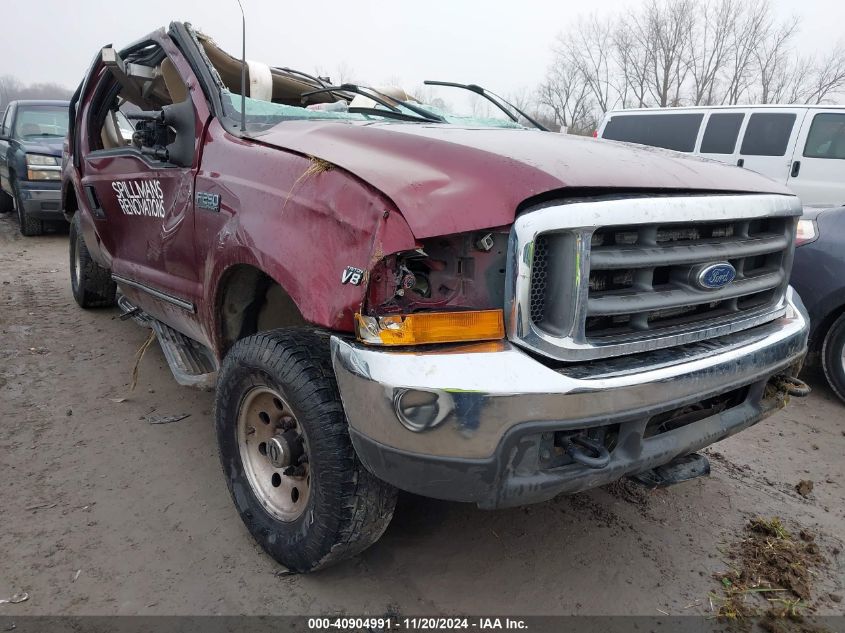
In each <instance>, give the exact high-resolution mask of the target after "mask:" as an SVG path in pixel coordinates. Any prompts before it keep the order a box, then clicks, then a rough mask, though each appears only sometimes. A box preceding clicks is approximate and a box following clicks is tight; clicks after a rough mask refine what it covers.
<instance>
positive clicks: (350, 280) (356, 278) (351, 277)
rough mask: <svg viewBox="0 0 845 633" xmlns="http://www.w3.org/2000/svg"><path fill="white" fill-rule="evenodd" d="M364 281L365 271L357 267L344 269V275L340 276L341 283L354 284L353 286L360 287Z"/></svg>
mask: <svg viewBox="0 0 845 633" xmlns="http://www.w3.org/2000/svg"><path fill="white" fill-rule="evenodd" d="M362 281H364V271H363V270H361V269H360V268H355V266H347V267H346V268H344V269H343V274H342V275H341V276H340V283H342V284H352V285H353V286H360V285H361V282H362Z"/></svg>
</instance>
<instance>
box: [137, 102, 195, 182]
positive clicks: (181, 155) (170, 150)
mask: <svg viewBox="0 0 845 633" xmlns="http://www.w3.org/2000/svg"><path fill="white" fill-rule="evenodd" d="M126 118H127V119H134V120H137V121H138V122H139V123H138V124H137V125H136V127H135V134H133V144H134V145H136V146H137V147H139V148H140V150H141V152H142V153H144V154H148V155H150V156H154V157H155V158H157V159H158V160H163V161H165V162H168V163H172V164H173V165H178V166H179V167H190V166H191V165H193V164H194V147H195V145H196V128H195V123H196V117H195V115H194V104H193V102H192V101H191V100H190V99H185V100H184V101H181V102H179V103H174V104H172V105H167V106H164V107H163V108H162V109H161V110H152V111H147V112H144V111H142V112H133V113H131V114H127V115H126ZM171 129H172V130H173V132H172V133H171V132H170V130H171ZM171 137H173V142H171V143H168V140H170V138H171Z"/></svg>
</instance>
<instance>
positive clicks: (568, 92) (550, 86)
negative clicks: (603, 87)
mask: <svg viewBox="0 0 845 633" xmlns="http://www.w3.org/2000/svg"><path fill="white" fill-rule="evenodd" d="M537 101H538V102H539V103H540V105H542V106H545V107H546V108H548V110H549V111H550V113H551V117H552V119H553V120H554V122H555V123H556V124H557V125H558V126H560V127H561V128H562V129H564V130H565V131H568V132H572V133H573V134H588V133H590V132H591V131H592V130H593V129H595V124H596V120H597V119H596V116H595V107H594V103H593V101H592V100H591V89H590V87H589V85H588V84H587V82H585V81H584V76H583V73H582V72H581V71H580V70H579V69H578V68H577V67H575V66H574V65H572V64H571V63H570V62H568V61H567V60H563V59H559V60H557V63H555V64H554V65H553V66H552V67H551V68H550V69H549V72H548V74H547V76H546V80H545V81H544V82H543V83H542V84H541V85H540V87H539V89H538V91H537Z"/></svg>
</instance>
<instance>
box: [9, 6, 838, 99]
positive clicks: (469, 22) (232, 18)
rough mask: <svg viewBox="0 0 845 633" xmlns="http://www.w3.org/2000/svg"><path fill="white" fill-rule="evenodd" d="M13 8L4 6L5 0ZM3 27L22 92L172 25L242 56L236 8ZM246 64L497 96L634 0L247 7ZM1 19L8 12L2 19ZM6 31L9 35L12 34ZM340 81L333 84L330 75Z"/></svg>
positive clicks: (526, 83)
mask: <svg viewBox="0 0 845 633" xmlns="http://www.w3.org/2000/svg"><path fill="white" fill-rule="evenodd" d="M6 2H9V0H6ZM10 4H14V6H15V10H14V11H13V15H14V18H13V19H12V20H6V19H4V20H3V21H4V23H5V25H4V26H5V28H4V29H3V33H2V37H0V75H5V74H13V75H16V76H17V77H18V78H19V79H21V80H22V81H24V82H26V83H33V82H58V83H61V84H64V85H66V86H67V87H69V88H73V87H75V86H76V85H77V84H78V82H79V80H80V79H81V76H82V73H83V72H84V71H85V69H86V68H87V66H88V64H89V63H90V61H91V59H92V57H93V56H94V54H95V53H96V52H97V51H98V50H99V48H100V47H101V46H103V45H104V44H109V43H112V44H114V45H115V46H117V47H118V48H120V47H122V46H123V45H125V44H128V43H130V42H132V41H134V40H136V39H139V38H140V37H142V36H143V35H146V34H147V33H149V32H150V31H152V30H154V29H156V28H158V27H160V26H166V25H167V24H169V23H170V21H172V20H184V21H188V22H192V23H193V24H194V25H195V26H198V27H199V28H200V30H202V31H203V32H205V33H207V34H208V35H210V36H211V37H213V38H214V39H215V40H216V41H217V42H218V44H220V45H221V46H222V47H223V48H224V49H226V50H228V51H229V52H231V53H234V54H236V55H238V56H239V54H240V53H239V51H240V42H241V23H240V19H241V18H240V12H239V10H238V6H237V1H236V0H140V1H139V0H37V1H34V2H15V3H10ZM243 4H244V7H245V10H246V14H247V57H250V58H252V59H257V60H260V61H264V62H267V63H269V64H270V65H274V66H290V67H293V68H299V69H301V70H305V71H308V72H313V71H314V70H315V68H317V67H319V68H320V69H321V70H323V71H326V72H329V73H330V74H331V73H332V71H335V70H336V69H337V67H338V66H339V65H344V66H346V67H348V68H351V69H352V70H354V76H355V78H356V79H359V80H366V81H367V82H369V83H371V84H384V83H388V82H391V81H392V80H395V79H400V80H401V82H402V84H403V85H405V86H406V87H412V86H415V85H417V84H419V83H421V81H422V80H423V79H450V80H455V81H465V82H475V83H480V84H482V85H484V86H486V87H488V88H490V89H493V90H497V91H501V92H512V91H518V90H520V89H522V88H529V87H533V86H534V85H536V84H537V83H538V82H539V81H540V80H541V79H542V78H543V75H544V74H545V69H546V66H547V65H548V63H549V61H550V58H551V50H550V49H551V45H552V43H553V41H554V38H555V35H556V34H557V33H558V32H560V31H561V30H562V29H564V28H566V26H567V24H569V23H571V22H572V20H573V19H574V18H575V17H576V16H577V15H578V13H579V12H587V11H595V12H597V13H599V14H600V15H604V14H608V13H614V12H619V11H623V10H624V9H626V8H628V7H636V6H639V5H640V4H642V2H641V0H587V1H585V2H573V1H572V0H570V1H565V0H564V1H562V0H545V1H541V0H476V1H472V2H471V1H469V0H451V1H441V0H424V1H423V0H415V1H413V2H410V1H408V0H394V1H393V2H388V1H385V0H349V1H345V2H341V1H336V0H318V1H314V0H243ZM773 6H774V8H775V10H776V12H777V14H778V15H779V16H780V17H782V18H788V17H789V16H790V15H798V16H799V17H800V18H801V25H802V28H801V34H800V37H799V39H798V44H799V45H800V46H801V48H803V49H804V50H805V51H806V52H815V51H817V50H819V48H820V47H824V48H830V47H832V46H834V45H835V44H836V42H837V41H845V40H843V38H845V28H843V24H845V0H802V1H801V2H794V1H792V0H773ZM6 16H7V18H8V17H11V16H9V14H8V8H7V12H6ZM10 27H11V28H10ZM334 78H335V79H336V78H337V77H334Z"/></svg>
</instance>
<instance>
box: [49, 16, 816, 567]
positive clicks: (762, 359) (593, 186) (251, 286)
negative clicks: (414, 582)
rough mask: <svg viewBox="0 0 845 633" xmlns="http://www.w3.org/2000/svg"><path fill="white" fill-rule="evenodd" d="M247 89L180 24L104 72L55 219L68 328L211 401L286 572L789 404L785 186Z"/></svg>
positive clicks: (401, 109)
mask: <svg viewBox="0 0 845 633" xmlns="http://www.w3.org/2000/svg"><path fill="white" fill-rule="evenodd" d="M245 67H246V68H245V70H246V71H247V72H246V77H247V78H246V81H245V82H244V83H243V84H242V70H244V69H243V68H242V64H241V62H240V61H239V60H237V59H235V58H233V57H231V56H230V55H228V54H227V53H225V52H223V51H222V50H221V49H220V48H218V47H217V46H216V45H215V43H214V42H213V41H212V40H211V39H209V38H208V37H206V36H205V35H203V34H201V33H199V32H197V31H195V30H194V29H193V28H192V27H191V26H190V25H188V24H184V23H174V24H172V25H171V26H170V27H169V28H168V29H167V30H164V29H162V30H159V31H156V32H154V33H152V34H151V35H149V36H147V37H145V38H144V39H142V40H140V41H139V42H137V43H136V44H133V45H131V46H129V47H128V48H126V49H124V50H122V51H119V52H118V51H116V50H114V49H113V48H111V47H106V48H104V49H103V50H102V51H101V53H100V54H99V55H98V56H97V57H96V59H95V61H94V63H93V64H92V67H91V69H90V71H89V72H88V74H87V76H86V78H85V79H84V81H83V83H82V84H81V86H80V87H79V89H78V91H77V92H76V95H75V96H74V98H73V101H72V104H71V128H70V132H69V137H68V146H67V150H68V151H67V152H66V154H65V164H64V166H63V176H64V178H63V193H62V195H63V204H64V209H65V213H66V214H67V216H68V219H69V220H70V221H71V227H72V228H71V240H70V265H71V278H72V289H73V294H74V297H75V298H76V300H77V302H78V303H79V305H81V306H82V307H84V308H92V307H102V306H112V305H115V304H117V305H119V306H120V307H121V308H122V310H123V311H124V312H125V313H126V315H127V316H131V317H132V318H133V319H134V320H135V321H137V322H139V323H141V324H143V325H145V326H147V327H150V328H152V329H153V331H154V332H155V334H156V335H157V337H158V340H159V342H160V344H161V346H162V349H163V351H164V354H165V356H166V358H167V360H168V362H169V364H170V366H171V369H172V370H173V374H174V376H175V377H176V379H177V380H178V381H179V382H180V383H182V384H185V385H193V386H196V387H202V388H216V405H215V413H214V415H215V423H216V428H217V435H218V440H219V450H220V459H221V463H222V466H223V470H224V472H225V476H226V482H227V484H228V486H229V489H230V492H231V495H232V499H233V500H234V503H235V505H236V507H237V510H238V512H239V513H240V515H241V517H242V518H243V521H244V523H245V524H246V526H247V528H248V529H249V531H250V532H251V534H252V535H253V536H254V537H255V539H256V540H257V541H258V542H259V543H260V544H261V545H262V547H264V549H266V550H267V552H269V553H270V554H271V555H272V556H273V557H274V558H276V559H277V560H278V561H280V562H281V563H282V564H284V565H286V566H287V567H288V568H290V569H292V570H295V571H300V572H302V571H309V570H314V569H317V568H320V567H324V566H326V565H328V564H331V563H334V562H337V561H339V560H342V559H344V558H348V557H349V556H352V555H354V554H356V553H358V552H360V551H362V550H363V549H364V548H366V547H368V546H369V545H371V544H372V543H374V542H375V541H376V540H377V539H378V538H379V536H380V535H381V534H382V533H383V532H384V530H385V529H386V527H387V525H388V522H389V521H390V518H391V515H392V513H393V509H394V505H395V501H396V494H397V489H401V490H407V491H411V492H413V493H417V494H421V495H426V496H430V497H435V498H439V499H448V500H455V501H464V502H472V503H475V504H477V505H478V506H480V507H482V508H500V507H507V506H514V505H519V504H528V503H536V502H540V501H544V500H548V499H551V498H552V497H554V496H556V495H559V494H565V493H575V492H578V491H581V490H585V489H588V488H592V487H595V486H601V485H604V484H608V483H610V482H613V481H615V480H618V479H620V478H622V477H626V476H637V477H639V478H640V479H642V480H646V481H649V482H652V483H655V484H660V483H669V482H673V481H678V480H681V479H684V478H689V477H692V476H695V475H698V474H703V473H704V472H706V471H707V464H706V460H705V459H704V458H703V457H701V456H699V455H696V453H695V451H697V450H699V449H701V448H703V447H705V446H707V445H709V444H711V443H713V442H716V441H718V440H721V439H723V438H725V437H728V436H730V435H732V434H734V433H736V432H738V431H741V430H743V429H745V428H748V427H749V426H751V425H753V424H755V423H756V422H758V421H760V420H761V419H763V418H765V417H766V416H768V415H769V414H771V413H772V412H774V411H776V410H778V409H779V408H780V407H782V406H783V405H784V404H785V402H786V401H787V400H788V396H789V394H790V393H796V394H797V393H798V392H800V391H801V389H800V387H801V385H800V383H798V382H796V380H795V379H794V378H793V377H794V375H795V373H796V371H797V369H798V368H799V366H800V364H801V361H802V359H803V357H804V354H805V350H806V340H807V331H808V322H807V316H806V312H805V311H804V308H803V306H802V304H801V301H800V299H799V298H798V297H797V295H796V294H795V293H794V292H793V291H792V290H791V288H790V287H789V285H788V282H789V272H790V267H791V264H792V257H793V248H794V247H793V242H794V234H795V226H796V218H797V217H798V216H799V215H800V214H801V206H800V204H799V202H798V199H797V198H795V197H794V196H792V195H790V194H789V192H788V191H787V190H786V189H785V188H784V187H782V186H781V185H779V184H776V183H774V182H772V181H770V180H767V179H765V178H763V177H760V176H757V175H755V174H752V173H750V172H747V171H744V170H740V169H736V168H731V167H726V166H723V165H720V164H716V163H711V162H706V161H701V160H696V159H690V158H682V157H680V156H677V155H675V154H672V153H669V152H665V151H662V150H655V149H652V148H645V147H642V148H637V147H633V146H629V145H624V144H618V143H613V142H605V141H596V140H593V139H586V138H574V137H569V136H566V135H560V134H554V133H549V132H547V131H544V130H543V129H541V128H542V126H540V125H537V124H534V123H533V122H532V121H531V120H530V119H529V118H527V117H524V116H521V115H520V114H519V112H518V111H517V110H516V109H515V108H513V107H512V106H510V105H509V104H507V103H506V102H504V101H503V100H501V99H498V98H497V97H495V95H492V94H491V93H488V92H486V91H484V90H483V89H481V88H479V87H477V86H460V85H457V84H451V85H450V86H449V87H447V89H451V90H453V91H455V97H454V99H453V101H452V103H457V102H458V101H459V96H458V95H461V94H470V93H472V95H474V96H477V97H479V98H483V99H486V100H487V103H489V109H490V111H483V109H481V110H477V111H476V112H475V114H474V115H472V114H471V115H464V114H460V113H458V112H457V111H456V109H455V108H453V107H451V106H450V101H449V100H447V99H433V98H427V97H423V96H421V95H418V96H417V97H416V98H415V97H414V96H411V95H408V94H404V93H401V91H397V90H375V89H372V88H365V87H362V86H357V85H351V84H344V85H341V86H333V85H330V84H328V82H327V81H326V80H323V79H320V78H317V77H311V76H309V75H307V74H305V73H301V72H298V71H294V70H291V69H281V68H272V67H270V66H268V65H266V64H261V63H257V62H252V61H249V62H247V63H246V64H245ZM242 85H243V86H244V87H245V88H244V89H243V90H242V88H241V86H242ZM443 86H444V84H440V87H443ZM241 92H246V93H247V94H246V95H243V94H241ZM492 111H496V112H499V113H503V114H504V116H498V117H497V116H495V115H494V114H491V112H492ZM482 114H483V116H482ZM523 124H524V125H523Z"/></svg>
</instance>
